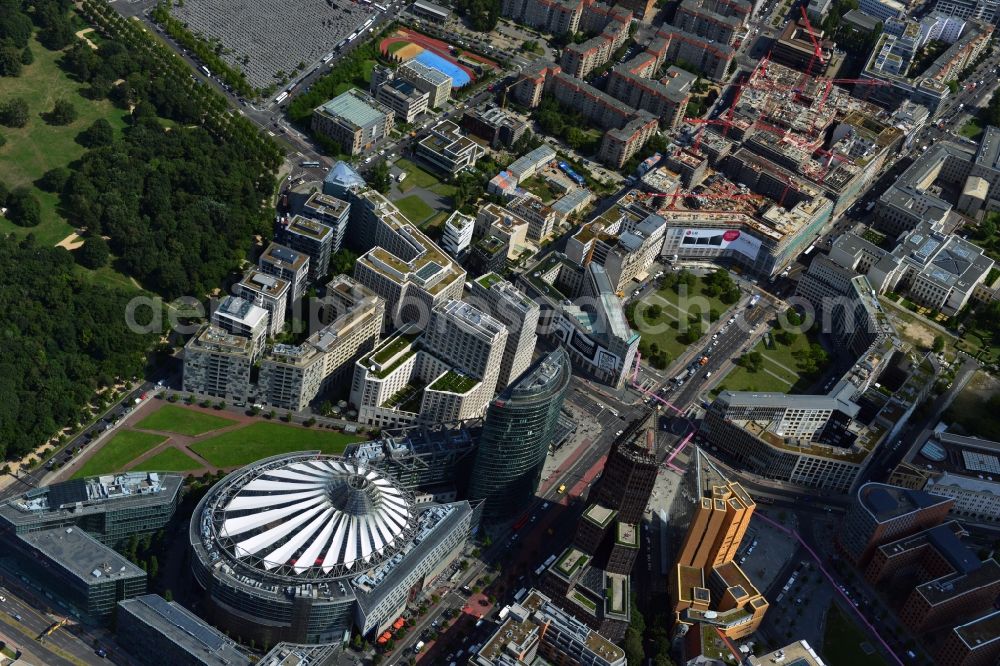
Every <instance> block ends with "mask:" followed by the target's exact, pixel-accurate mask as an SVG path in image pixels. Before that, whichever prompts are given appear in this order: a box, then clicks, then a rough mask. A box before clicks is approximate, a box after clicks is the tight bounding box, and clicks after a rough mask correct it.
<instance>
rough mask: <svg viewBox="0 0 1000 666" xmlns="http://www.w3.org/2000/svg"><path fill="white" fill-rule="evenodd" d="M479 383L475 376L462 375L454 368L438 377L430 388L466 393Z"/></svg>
mask: <svg viewBox="0 0 1000 666" xmlns="http://www.w3.org/2000/svg"><path fill="white" fill-rule="evenodd" d="M478 383H479V380H478V379H475V378H474V377H469V376H467V375H460V374H458V373H457V372H455V371H454V370H449V371H448V372H446V373H444V374H443V375H441V376H440V377H438V378H437V379H436V380H435V381H434V383H433V384H431V385H430V386H429V387H428V388H429V389H430V390H432V391H446V392H448V393H458V394H464V393H468V392H469V391H471V390H472V389H474V388H475V387H476V384H478Z"/></svg>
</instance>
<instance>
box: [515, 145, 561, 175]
mask: <svg viewBox="0 0 1000 666" xmlns="http://www.w3.org/2000/svg"><path fill="white" fill-rule="evenodd" d="M555 159H556V151H555V150H554V149H553V148H552V146H550V145H548V144H545V143H543V144H542V145H540V146H538V148H535V149H534V150H532V151H530V152H528V153H525V154H524V155H522V156H521V157H519V158H517V159H516V160H514V161H513V162H511V163H510V165H509V166H508V167H507V172H508V173H510V174H511V175H512V176H513V178H514V180H515V181H516V182H517V183H521V182H523V181H525V180H527V179H528V178H531V177H532V176H534V175H535V174H536V173H538V172H539V171H540V170H541V169H542V168H544V167H545V166H546V165H547V164H549V163H551V162H552V161H553V160H555Z"/></svg>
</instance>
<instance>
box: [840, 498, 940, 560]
mask: <svg viewBox="0 0 1000 666" xmlns="http://www.w3.org/2000/svg"><path fill="white" fill-rule="evenodd" d="M952 502H953V500H951V499H950V498H947V497H942V496H940V495H933V494H931V493H927V492H923V491H921V490H910V489H908V488H897V487H896V486H890V485H888V484H884V483H866V484H864V485H863V486H861V487H860V488H858V491H857V501H855V502H852V503H851V506H850V508H849V509H848V511H847V515H846V516H845V517H844V523H843V526H842V528H841V530H840V531H839V532H838V537H837V545H838V547H839V549H840V551H841V552H842V553H843V554H844V555H845V557H846V558H847V559H848V560H849V561H850V562H851V563H853V564H855V565H857V566H859V567H865V566H867V564H868V562H869V560H871V558H872V555H873V554H874V552H875V550H876V549H877V548H878V547H879V546H881V545H883V544H885V543H887V542H890V541H894V540H896V539H900V538H903V537H906V536H909V535H912V534H915V533H917V532H919V531H920V530H922V529H925V528H927V527H930V526H933V525H938V524H940V523H941V521H943V520H944V519H945V517H946V516H947V515H948V511H949V510H950V509H951V506H952Z"/></svg>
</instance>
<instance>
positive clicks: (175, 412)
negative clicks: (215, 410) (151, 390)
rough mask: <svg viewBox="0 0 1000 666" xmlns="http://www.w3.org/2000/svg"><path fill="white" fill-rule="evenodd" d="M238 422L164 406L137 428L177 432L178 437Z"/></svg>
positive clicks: (193, 434)
mask: <svg viewBox="0 0 1000 666" xmlns="http://www.w3.org/2000/svg"><path fill="white" fill-rule="evenodd" d="M235 423H236V421H232V420H230V419H224V418H222V417H221V416H215V415H214V414H205V413H204V412H200V411H198V410H196V409H191V408H188V407H179V406H177V405H163V406H162V407H160V408H159V409H158V410H156V411H155V412H153V413H152V414H150V415H149V416H147V417H146V418H144V419H143V420H141V421H139V422H138V423H137V424H135V427H136V428H138V429H139V430H156V431H161V432H175V433H177V434H178V435H190V436H192V437H193V436H196V435H202V434H204V433H206V432H210V431H212V430H218V429H219V428H225V427H226V426H231V425H234V424H235Z"/></svg>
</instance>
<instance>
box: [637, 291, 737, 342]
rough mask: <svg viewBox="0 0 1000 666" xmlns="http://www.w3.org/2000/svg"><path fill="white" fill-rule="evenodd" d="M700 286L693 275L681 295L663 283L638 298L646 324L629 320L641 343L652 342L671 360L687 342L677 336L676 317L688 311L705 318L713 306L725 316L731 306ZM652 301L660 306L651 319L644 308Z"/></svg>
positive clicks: (686, 314)
mask: <svg viewBox="0 0 1000 666" xmlns="http://www.w3.org/2000/svg"><path fill="white" fill-rule="evenodd" d="M703 289H704V283H703V282H702V280H701V278H696V284H695V286H694V289H692V290H691V292H690V293H689V294H688V295H686V296H685V297H683V298H682V297H681V295H680V294H678V293H677V292H675V291H674V290H673V288H672V287H665V288H663V289H660V290H659V291H657V292H656V293H653V294H650V295H648V296H646V297H645V298H644V299H643V300H642V310H641V311H644V312H646V313H647V314H646V315H645V320H646V322H648V324H649V325H646V324H644V323H643V322H633V328H635V329H636V330H637V331H639V334H640V335H642V343H643V347H646V346H647V344H649V345H651V344H653V343H654V342H655V343H656V344H657V346H658V347H659V348H660V349H661V350H663V351H665V352H666V353H667V354H668V355H669V356H670V360H673V359H675V358H677V356H678V355H680V354H681V353H683V352H684V350H685V349H687V348H688V346H689V345H688V344H686V343H684V342H681V341H679V340H678V339H677V336H678V335H679V334H680V332H679V331H678V328H677V326H678V323H679V321H680V320H682V319H686V318H687V316H688V315H691V314H696V315H703V318H704V319H707V318H708V313H709V312H711V311H712V310H717V311H718V312H719V315H720V316H725V313H726V311H727V310H728V309H729V308H731V307H732V306H731V305H726V304H725V303H723V302H722V301H720V300H719V299H718V298H716V297H714V296H706V295H705V294H704V292H703ZM653 305H659V306H660V308H661V310H662V314H661V315H660V316H659V317H657V318H655V319H652V318H651V317H650V316H649V314H648V309H646V308H648V307H649V306H653ZM637 310H639V308H637ZM706 328H707V327H706ZM644 329H645V330H644ZM702 340H704V336H702ZM695 344H698V343H695Z"/></svg>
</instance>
